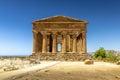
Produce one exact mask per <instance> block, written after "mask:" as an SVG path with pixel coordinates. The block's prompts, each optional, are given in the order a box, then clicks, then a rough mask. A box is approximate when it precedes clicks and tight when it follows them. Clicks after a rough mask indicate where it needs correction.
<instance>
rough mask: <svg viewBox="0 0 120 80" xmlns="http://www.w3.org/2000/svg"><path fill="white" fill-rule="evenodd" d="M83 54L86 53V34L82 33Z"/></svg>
mask: <svg viewBox="0 0 120 80" xmlns="http://www.w3.org/2000/svg"><path fill="white" fill-rule="evenodd" d="M82 44H83V45H82V46H83V50H82V51H83V53H86V32H82Z"/></svg>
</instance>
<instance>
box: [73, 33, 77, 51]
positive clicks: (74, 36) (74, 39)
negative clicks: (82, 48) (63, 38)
mask: <svg viewBox="0 0 120 80" xmlns="http://www.w3.org/2000/svg"><path fill="white" fill-rule="evenodd" d="M76 38H77V36H76V35H73V53H76V52H77V40H76Z"/></svg>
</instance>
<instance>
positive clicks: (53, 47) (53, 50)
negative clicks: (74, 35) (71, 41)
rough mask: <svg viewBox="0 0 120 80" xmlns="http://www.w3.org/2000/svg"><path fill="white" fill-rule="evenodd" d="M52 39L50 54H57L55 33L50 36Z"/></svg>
mask: <svg viewBox="0 0 120 80" xmlns="http://www.w3.org/2000/svg"><path fill="white" fill-rule="evenodd" d="M52 38H53V45H52V53H55V52H57V51H56V50H57V49H56V48H57V44H56V38H57V37H56V33H53V34H52Z"/></svg>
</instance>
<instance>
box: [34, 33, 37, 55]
mask: <svg viewBox="0 0 120 80" xmlns="http://www.w3.org/2000/svg"><path fill="white" fill-rule="evenodd" d="M36 52H37V33H35V32H33V54H34V53H36Z"/></svg>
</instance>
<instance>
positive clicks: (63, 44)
mask: <svg viewBox="0 0 120 80" xmlns="http://www.w3.org/2000/svg"><path fill="white" fill-rule="evenodd" d="M66 34H67V33H66V32H64V33H63V42H62V53H65V52H66Z"/></svg>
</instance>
